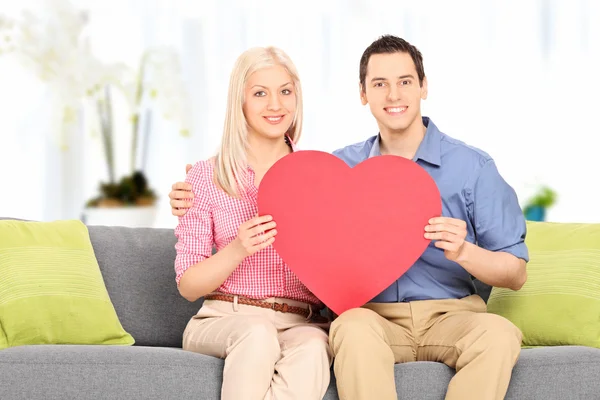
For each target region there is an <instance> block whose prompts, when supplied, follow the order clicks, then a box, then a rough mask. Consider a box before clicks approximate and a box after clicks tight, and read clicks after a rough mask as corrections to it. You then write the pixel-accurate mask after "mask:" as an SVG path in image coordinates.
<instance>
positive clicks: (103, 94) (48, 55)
mask: <svg viewBox="0 0 600 400" xmlns="http://www.w3.org/2000/svg"><path fill="white" fill-rule="evenodd" d="M88 20H89V15H88V13H87V12H85V11H83V10H80V9H78V8H77V7H76V6H75V5H74V4H73V3H72V1H71V0H46V2H45V3H44V6H43V7H42V6H40V7H36V8H35V9H32V10H27V9H25V10H24V11H23V13H22V17H21V18H19V19H16V18H9V17H7V16H4V15H2V14H0V55H9V54H10V55H14V56H17V57H18V59H19V60H20V61H21V62H22V63H23V65H25V66H27V67H28V68H29V70H30V71H32V72H33V73H34V75H36V76H37V77H38V78H40V80H41V81H42V82H43V83H45V84H47V85H48V87H49V88H50V89H51V91H52V92H53V93H55V94H56V99H57V101H56V104H57V106H56V107H57V109H56V112H57V113H58V115H61V116H62V119H61V125H60V126H59V127H58V128H57V130H58V132H55V134H57V136H58V137H60V141H61V148H62V149H63V150H65V151H67V150H68V146H67V139H66V132H71V131H72V130H75V131H81V130H82V128H77V126H78V125H79V123H80V121H81V120H82V118H81V115H83V114H85V115H86V119H87V120H90V121H93V122H91V123H90V124H89V125H88V127H87V129H90V130H91V133H92V137H97V138H99V141H100V144H101V146H102V150H103V154H104V158H105V160H104V161H105V164H106V171H107V175H108V177H107V178H108V182H106V183H104V182H101V183H100V185H99V189H100V193H99V196H98V197H96V198H94V199H92V200H90V201H88V203H87V206H88V207H118V206H135V205H151V204H153V203H154V202H155V200H156V196H155V194H154V192H153V191H152V190H151V189H150V188H149V184H148V181H147V178H146V175H145V169H146V165H147V162H148V157H147V151H148V145H147V142H148V141H149V132H150V122H151V120H152V117H156V114H157V112H160V114H161V115H160V116H161V117H162V118H164V119H166V120H171V121H173V122H174V123H176V124H178V125H179V134H180V135H182V136H189V133H190V128H191V126H190V125H191V112H190V108H189V107H190V103H189V98H188V92H187V90H186V88H185V84H184V82H183V79H182V73H181V66H180V63H179V57H178V54H177V51H176V50H175V49H173V48H169V47H161V48H150V49H147V50H146V51H145V52H144V53H143V54H142V55H141V57H139V58H137V57H133V58H137V60H130V61H133V62H131V64H127V63H125V62H116V63H107V62H104V61H103V60H101V59H99V58H98V57H96V56H95V55H94V54H93V52H92V46H91V45H90V39H91V38H90V31H89V29H87V28H88ZM115 96H118V97H121V99H124V100H125V103H126V104H127V107H128V116H127V117H126V118H128V119H127V120H125V119H121V120H120V123H121V126H123V123H129V125H128V128H129V129H130V132H131V142H130V148H129V154H130V160H129V161H130V168H128V170H127V171H117V168H116V167H117V166H116V165H115V159H114V153H115V147H116V146H122V145H123V144H124V142H125V141H123V140H119V139H118V138H117V137H116V136H117V133H118V129H117V126H118V125H119V120H118V119H117V118H116V117H115V118H113V114H115V113H113V111H114V109H115V106H114V104H115V100H117V99H115V98H114V97H115ZM115 115H116V114H115ZM83 129H86V128H83ZM123 174H124V176H122V177H120V176H119V175H123Z"/></svg>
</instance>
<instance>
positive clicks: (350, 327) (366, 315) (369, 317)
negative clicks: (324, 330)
mask: <svg viewBox="0 0 600 400" xmlns="http://www.w3.org/2000/svg"><path fill="white" fill-rule="evenodd" d="M379 318H380V317H379V316H378V315H377V313H375V311H372V310H368V309H366V308H353V309H351V310H348V311H346V312H344V313H342V314H341V315H340V316H339V317H337V318H336V319H335V320H334V321H333V322H332V323H331V328H330V330H329V343H330V345H331V348H332V349H333V350H334V352H336V349H337V348H339V347H340V346H341V344H342V342H345V343H348V342H351V343H352V342H356V341H364V340H365V338H366V337H368V336H369V335H368V334H367V333H368V332H372V331H377V330H378V328H379V327H380V324H379V322H378V319H379ZM348 344H350V343H348Z"/></svg>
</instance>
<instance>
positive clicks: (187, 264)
mask: <svg viewBox="0 0 600 400" xmlns="http://www.w3.org/2000/svg"><path fill="white" fill-rule="evenodd" d="M301 129H302V92H301V87H300V81H299V79H298V74H297V72H296V68H295V66H294V64H293V63H292V61H291V60H290V59H289V57H288V56H287V55H286V54H285V53H284V52H283V51H281V50H279V49H277V48H272V47H268V48H254V49H250V50H248V51H246V52H244V53H243V54H242V55H241V56H240V57H239V58H238V60H237V62H236V64H235V66H234V69H233V71H232V74H231V78H230V84H229V96H228V102H227V113H226V117H225V126H224V131H223V138H222V144H221V148H220V150H219V152H218V154H217V155H216V156H215V157H213V158H211V159H209V160H206V161H200V162H198V163H196V164H195V165H194V166H193V167H192V168H191V169H190V170H189V172H188V174H187V177H186V183H187V184H189V185H191V191H192V193H193V197H194V199H193V202H192V204H191V208H189V209H188V210H187V212H186V213H185V214H183V215H181V216H180V217H179V224H178V225H177V227H176V229H175V234H176V236H177V238H178V242H177V245H176V249H177V258H176V260H175V271H176V281H177V285H178V288H179V292H180V293H181V295H182V296H183V297H185V298H186V299H188V300H190V301H195V300H197V299H198V298H200V297H204V299H205V301H204V303H203V305H202V307H201V309H200V310H199V311H198V313H197V314H196V315H195V316H193V317H192V319H191V320H190V322H189V323H188V326H187V327H186V329H185V332H184V335H183V348H184V349H185V350H189V351H194V352H198V353H202V354H207V355H211V356H215V357H220V358H223V359H225V368H224V371H223V386H222V389H221V395H222V398H223V399H224V400H229V399H232V400H233V399H235V400H237V399H248V400H253V399H257V400H258V399H261V400H262V399H277V400H284V399H302V400H310V399H315V400H316V399H322V398H323V396H324V394H325V391H326V390H327V387H328V386H329V379H330V366H331V351H330V349H329V345H328V336H327V332H326V329H327V327H328V324H327V323H325V322H318V321H316V320H315V318H314V316H315V315H316V314H318V309H319V308H321V307H322V304H321V302H320V301H319V300H318V299H317V298H316V297H315V296H314V295H313V294H312V293H311V292H310V291H309V290H308V289H307V288H306V287H305V286H304V285H303V284H302V283H301V282H300V281H299V280H298V279H297V277H296V276H295V275H294V274H293V273H292V272H291V270H290V269H289V268H288V267H287V265H286V264H285V263H284V262H283V260H282V259H281V258H280V257H279V255H278V254H277V252H276V251H275V250H274V249H273V247H272V246H271V244H273V241H274V240H275V237H276V235H277V229H276V226H277V225H276V221H273V220H272V218H271V217H270V216H268V215H261V216H258V215H257V193H258V190H257V187H258V185H259V184H260V181H261V179H262V177H263V176H264V174H265V173H266V172H267V170H268V169H269V168H270V167H271V166H272V165H273V164H274V163H275V162H276V161H277V160H279V159H280V158H281V157H284V156H285V155H287V154H289V153H290V152H292V151H294V149H295V147H294V146H295V142H296V141H298V139H299V138H300V133H301ZM213 246H214V247H216V249H217V252H216V254H214V255H212V256H211V254H212V249H213Z"/></svg>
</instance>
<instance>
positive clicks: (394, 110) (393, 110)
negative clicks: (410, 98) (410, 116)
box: [384, 106, 408, 116]
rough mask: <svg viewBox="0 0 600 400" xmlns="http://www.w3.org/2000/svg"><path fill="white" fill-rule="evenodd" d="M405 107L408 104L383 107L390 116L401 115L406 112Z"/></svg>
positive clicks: (406, 107)
mask: <svg viewBox="0 0 600 400" xmlns="http://www.w3.org/2000/svg"><path fill="white" fill-rule="evenodd" d="M407 109H408V106H394V107H385V108H384V110H385V112H387V113H388V114H389V115H392V116H397V115H402V114H404V113H405V112H406V110H407Z"/></svg>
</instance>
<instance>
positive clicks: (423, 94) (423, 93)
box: [421, 76, 427, 100]
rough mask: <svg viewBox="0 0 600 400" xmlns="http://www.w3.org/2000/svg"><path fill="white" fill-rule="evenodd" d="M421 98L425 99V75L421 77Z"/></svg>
mask: <svg viewBox="0 0 600 400" xmlns="http://www.w3.org/2000/svg"><path fill="white" fill-rule="evenodd" d="M421 99H422V100H427V77H426V76H425V77H423V84H422V85H421Z"/></svg>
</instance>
